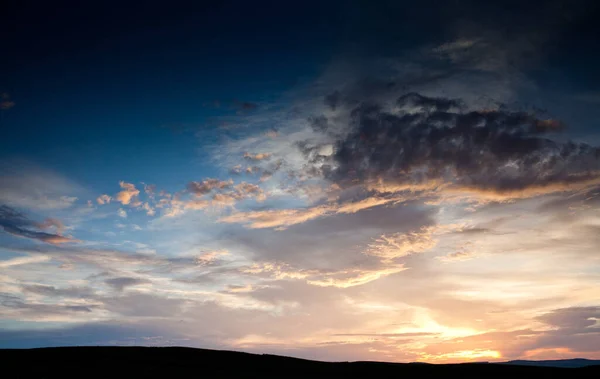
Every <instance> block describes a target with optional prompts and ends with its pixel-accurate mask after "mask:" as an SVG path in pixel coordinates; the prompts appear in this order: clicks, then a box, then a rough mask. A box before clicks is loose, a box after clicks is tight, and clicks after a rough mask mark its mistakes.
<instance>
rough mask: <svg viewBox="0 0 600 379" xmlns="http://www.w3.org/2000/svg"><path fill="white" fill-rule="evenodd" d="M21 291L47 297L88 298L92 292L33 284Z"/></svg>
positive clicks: (82, 288) (86, 288) (87, 288)
mask: <svg viewBox="0 0 600 379" xmlns="http://www.w3.org/2000/svg"><path fill="white" fill-rule="evenodd" d="M23 291H25V292H30V293H35V294H37V295H43V296H48V297H67V298H90V297H93V296H94V291H93V290H92V289H91V288H89V287H68V288H56V287H54V286H48V285H42V284H33V285H26V286H23Z"/></svg>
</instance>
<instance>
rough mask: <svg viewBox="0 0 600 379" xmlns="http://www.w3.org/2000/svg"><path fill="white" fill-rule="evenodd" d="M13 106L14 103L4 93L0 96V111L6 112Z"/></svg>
mask: <svg viewBox="0 0 600 379" xmlns="http://www.w3.org/2000/svg"><path fill="white" fill-rule="evenodd" d="M14 106H15V102H14V101H12V100H11V99H10V95H9V94H8V93H6V92H3V93H1V94H0V110H3V111H6V110H9V109H11V108H12V107H14Z"/></svg>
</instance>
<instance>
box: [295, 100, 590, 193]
mask: <svg viewBox="0 0 600 379" xmlns="http://www.w3.org/2000/svg"><path fill="white" fill-rule="evenodd" d="M463 109H464V105H463V104H462V102H461V101H460V100H457V99H446V98H436V97H426V96H423V95H420V94H417V93H409V94H406V95H403V96H401V97H399V98H398V99H397V101H396V102H395V106H394V107H392V108H390V107H386V106H385V105H384V104H378V103H371V102H368V101H365V102H363V103H361V104H359V105H357V106H355V107H353V108H351V109H349V114H350V118H349V121H348V122H347V124H346V125H343V129H342V130H344V133H340V135H339V139H338V141H337V143H336V145H335V152H334V154H333V155H332V156H331V157H328V158H327V159H325V158H324V157H319V162H317V163H322V164H323V165H322V166H321V167H320V169H319V171H320V173H321V174H322V175H324V176H325V177H326V178H328V179H330V180H332V181H334V182H336V183H338V184H343V185H348V184H349V183H355V182H356V181H358V182H368V181H375V180H383V181H385V182H386V183H394V184H415V183H423V182H427V181H429V180H443V181H445V182H451V183H454V184H456V185H459V186H464V187H470V188H473V189H478V190H484V191H492V192H496V193H503V192H510V191H525V190H527V189H528V188H540V187H550V186H560V185H564V186H569V185H576V184H578V183H586V182H590V181H594V180H599V179H600V149H598V148H597V147H593V146H590V145H587V144H584V143H575V142H557V141H555V140H553V139H551V133H553V132H558V131H560V130H561V129H562V128H563V125H562V123H560V122H557V121H555V120H542V119H539V118H537V117H536V116H535V115H533V114H530V113H526V112H512V111H509V110H506V109H504V108H502V107H500V108H498V109H494V110H473V111H463ZM323 117H324V116H318V117H316V118H314V119H313V125H318V127H315V126H313V128H315V129H318V130H322V129H324V128H325V126H324V125H325V119H324V118H323ZM315 120H319V121H315ZM338 127H339V126H338ZM325 129H326V128H325ZM300 147H301V150H302V152H303V153H304V154H305V155H307V157H310V156H314V151H315V150H316V149H318V148H319V147H318V146H311V145H307V144H304V145H302V146H300ZM311 154H312V155H311ZM313 163H314V162H313Z"/></svg>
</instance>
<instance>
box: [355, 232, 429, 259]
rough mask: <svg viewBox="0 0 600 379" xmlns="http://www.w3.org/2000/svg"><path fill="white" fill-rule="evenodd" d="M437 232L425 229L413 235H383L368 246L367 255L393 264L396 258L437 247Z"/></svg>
mask: <svg viewBox="0 0 600 379" xmlns="http://www.w3.org/2000/svg"><path fill="white" fill-rule="evenodd" d="M435 230H436V228H434V227H424V228H422V229H421V230H419V231H416V232H411V233H395V234H392V235H382V236H381V237H379V238H377V239H376V240H375V241H374V242H373V243H370V244H369V245H368V247H367V249H366V251H365V254H366V255H370V256H373V257H377V258H380V259H381V260H382V261H384V262H392V261H394V259H396V258H401V257H405V256H407V255H410V254H413V253H422V252H425V251H427V250H430V249H432V248H434V247H435V245H436V241H435V239H434V238H433V235H434V232H435Z"/></svg>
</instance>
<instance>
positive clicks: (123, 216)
mask: <svg viewBox="0 0 600 379" xmlns="http://www.w3.org/2000/svg"><path fill="white" fill-rule="evenodd" d="M117 215H119V217H122V218H127V212H126V211H125V210H124V209H123V208H119V210H118V211H117Z"/></svg>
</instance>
